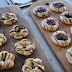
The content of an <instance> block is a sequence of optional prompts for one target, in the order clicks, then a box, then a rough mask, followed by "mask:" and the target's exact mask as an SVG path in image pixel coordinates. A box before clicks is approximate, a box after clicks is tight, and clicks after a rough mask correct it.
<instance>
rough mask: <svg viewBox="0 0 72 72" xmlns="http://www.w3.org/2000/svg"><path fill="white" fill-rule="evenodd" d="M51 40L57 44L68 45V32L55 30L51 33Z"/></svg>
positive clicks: (69, 41)
mask: <svg viewBox="0 0 72 72" xmlns="http://www.w3.org/2000/svg"><path fill="white" fill-rule="evenodd" d="M51 40H52V41H53V42H54V43H55V44H56V45H59V46H68V45H69V44H70V43H71V37H70V35H69V33H66V32H65V31H56V32H54V33H53V34H52V35H51Z"/></svg>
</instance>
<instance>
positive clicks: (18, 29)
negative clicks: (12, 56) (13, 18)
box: [10, 25, 28, 39]
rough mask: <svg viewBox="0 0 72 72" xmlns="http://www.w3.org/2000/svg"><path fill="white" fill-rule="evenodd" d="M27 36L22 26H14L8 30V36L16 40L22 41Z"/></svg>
mask: <svg viewBox="0 0 72 72" xmlns="http://www.w3.org/2000/svg"><path fill="white" fill-rule="evenodd" d="M27 35H28V30H27V29H26V28H25V27H24V26H20V25H14V26H13V28H12V30H10V36H12V37H14V38H16V39H22V38H23V37H26V36H27Z"/></svg>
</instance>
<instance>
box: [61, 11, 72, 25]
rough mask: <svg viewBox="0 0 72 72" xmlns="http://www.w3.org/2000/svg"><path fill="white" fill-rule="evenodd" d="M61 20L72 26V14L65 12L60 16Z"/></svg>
mask: <svg viewBox="0 0 72 72" xmlns="http://www.w3.org/2000/svg"><path fill="white" fill-rule="evenodd" d="M60 20H61V21H62V22H63V23H65V24H72V12H68V11H65V12H63V13H62V14H61V15H60Z"/></svg>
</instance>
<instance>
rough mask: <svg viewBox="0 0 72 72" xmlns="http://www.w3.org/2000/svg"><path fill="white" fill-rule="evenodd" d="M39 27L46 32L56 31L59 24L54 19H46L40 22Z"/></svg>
mask: <svg viewBox="0 0 72 72" xmlns="http://www.w3.org/2000/svg"><path fill="white" fill-rule="evenodd" d="M41 26H42V27H43V28H44V29H46V30H48V31H56V30H57V28H58V27H59V23H58V20H57V19H56V18H46V19H44V20H43V21H42V23H41Z"/></svg>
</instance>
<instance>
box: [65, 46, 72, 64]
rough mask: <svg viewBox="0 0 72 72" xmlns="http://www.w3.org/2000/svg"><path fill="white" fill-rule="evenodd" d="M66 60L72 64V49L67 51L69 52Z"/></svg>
mask: <svg viewBox="0 0 72 72" xmlns="http://www.w3.org/2000/svg"><path fill="white" fill-rule="evenodd" d="M66 58H67V59H68V61H69V62H70V63H71V64H72V47H71V48H69V49H68V50H67V52H66Z"/></svg>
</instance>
